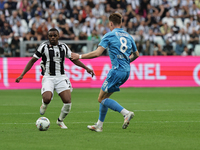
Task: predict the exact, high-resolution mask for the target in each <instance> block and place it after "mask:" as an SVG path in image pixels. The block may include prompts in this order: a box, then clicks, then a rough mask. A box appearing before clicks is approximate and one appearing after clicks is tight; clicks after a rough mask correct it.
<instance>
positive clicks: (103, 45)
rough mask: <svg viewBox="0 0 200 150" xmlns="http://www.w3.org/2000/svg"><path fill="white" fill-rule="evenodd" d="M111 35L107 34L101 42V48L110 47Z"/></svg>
mask: <svg viewBox="0 0 200 150" xmlns="http://www.w3.org/2000/svg"><path fill="white" fill-rule="evenodd" d="M109 35H110V34H108V33H107V34H105V35H104V36H103V38H102V40H101V42H100V43H99V46H102V47H103V48H105V49H106V48H107V47H108V45H109Z"/></svg>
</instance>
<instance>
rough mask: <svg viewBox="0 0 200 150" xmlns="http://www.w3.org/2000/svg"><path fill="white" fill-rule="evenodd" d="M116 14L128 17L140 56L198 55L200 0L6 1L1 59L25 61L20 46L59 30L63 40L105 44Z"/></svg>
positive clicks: (0, 15)
mask: <svg viewBox="0 0 200 150" xmlns="http://www.w3.org/2000/svg"><path fill="white" fill-rule="evenodd" d="M113 12H119V13H121V14H122V16H123V24H122V28H123V29H124V30H125V31H127V32H128V33H129V34H131V35H132V36H133V38H134V39H135V42H136V45H137V48H138V50H139V52H140V55H184V56H186V55H195V54H194V51H195V49H197V48H196V47H197V46H198V44H199V35H200V1H199V0H0V34H1V37H0V56H2V57H3V56H4V57H19V56H20V41H42V40H47V31H48V30H49V29H50V28H53V27H54V28H57V29H59V32H60V40H75V41H77V40H92V41H97V42H99V41H100V40H101V38H102V37H103V35H104V34H106V33H107V32H109V31H110V30H109V27H108V16H109V15H110V14H111V13H113ZM29 48H30V49H31V48H32V49H33V51H35V49H36V48H37V45H35V44H29ZM73 51H76V49H74V50H73Z"/></svg>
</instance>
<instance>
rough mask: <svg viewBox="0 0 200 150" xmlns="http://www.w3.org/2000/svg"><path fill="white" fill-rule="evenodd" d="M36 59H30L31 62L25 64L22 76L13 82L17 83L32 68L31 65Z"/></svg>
mask: <svg viewBox="0 0 200 150" xmlns="http://www.w3.org/2000/svg"><path fill="white" fill-rule="evenodd" d="M37 60H38V59H37V58H35V57H32V58H31V60H30V61H29V62H28V63H27V65H26V67H25V68H24V70H23V72H22V74H21V75H20V76H19V77H18V78H17V79H16V80H15V82H17V83H19V82H20V80H21V79H23V76H24V75H25V74H26V73H27V72H28V71H29V70H30V69H31V68H32V66H33V64H34V63H35V62H36V61H37Z"/></svg>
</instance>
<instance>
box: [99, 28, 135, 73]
mask: <svg viewBox="0 0 200 150" xmlns="http://www.w3.org/2000/svg"><path fill="white" fill-rule="evenodd" d="M99 46H102V47H103V48H108V51H109V56H110V59H111V63H112V69H117V70H121V71H130V59H129V56H130V55H131V52H136V51H137V47H136V45H135V42H134V40H133V38H132V37H131V36H130V35H129V34H128V33H127V32H125V31H124V30H123V29H122V28H115V29H114V30H112V31H111V32H109V33H107V34H105V35H104V36H103V38H102V40H101V42H100V43H99Z"/></svg>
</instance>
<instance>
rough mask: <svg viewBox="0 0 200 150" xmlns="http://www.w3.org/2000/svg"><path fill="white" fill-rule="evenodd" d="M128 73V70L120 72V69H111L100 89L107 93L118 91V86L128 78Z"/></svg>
mask: <svg viewBox="0 0 200 150" xmlns="http://www.w3.org/2000/svg"><path fill="white" fill-rule="evenodd" d="M129 74H130V72H129V71H128V72H122V71H121V70H115V69H111V70H110V71H109V73H108V75H107V78H106V80H105V81H104V83H103V85H102V87H101V89H102V90H103V91H104V92H107V93H112V92H116V91H120V89H119V87H120V86H121V85H122V84H124V83H125V82H126V81H127V80H128V78H129Z"/></svg>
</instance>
